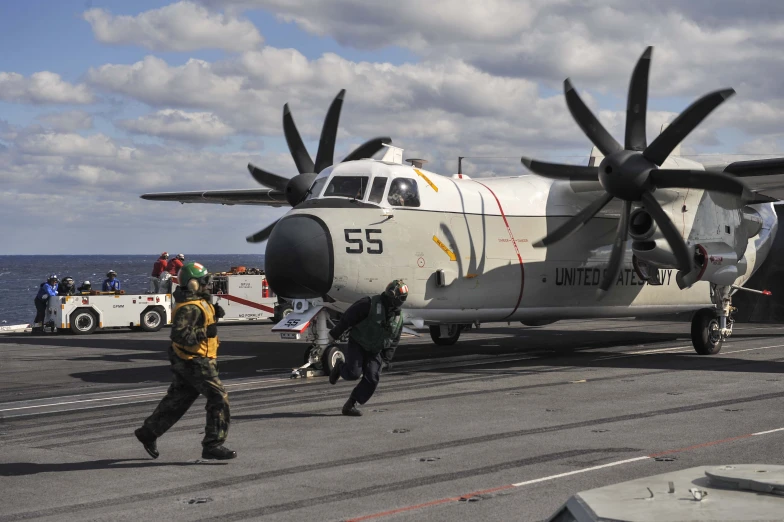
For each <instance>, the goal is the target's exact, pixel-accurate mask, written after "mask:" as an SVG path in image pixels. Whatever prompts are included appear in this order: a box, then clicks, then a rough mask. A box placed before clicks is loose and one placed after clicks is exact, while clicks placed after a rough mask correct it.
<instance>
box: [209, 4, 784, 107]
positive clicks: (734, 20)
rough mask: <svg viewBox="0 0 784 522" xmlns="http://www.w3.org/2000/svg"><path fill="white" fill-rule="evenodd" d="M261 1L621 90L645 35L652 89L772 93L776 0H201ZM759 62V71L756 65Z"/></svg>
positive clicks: (407, 45)
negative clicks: (650, 47) (651, 61)
mask: <svg viewBox="0 0 784 522" xmlns="http://www.w3.org/2000/svg"><path fill="white" fill-rule="evenodd" d="M201 1H202V3H204V4H207V5H211V6H214V7H217V6H225V7H227V8H229V6H231V7H233V8H234V9H240V8H241V9H254V8H261V9H264V10H267V11H272V12H274V13H276V14H277V16H278V17H279V19H281V20H283V21H287V22H292V23H295V24H296V25H297V26H298V27H299V28H300V29H302V30H304V31H306V32H308V33H311V34H314V35H317V36H325V37H330V38H333V39H335V40H336V41H337V42H338V43H340V44H341V45H343V46H346V47H353V48H358V49H362V50H368V51H369V50H376V49H381V48H388V47H400V48H403V49H408V50H410V51H412V52H414V53H415V54H417V55H418V56H420V57H422V58H423V59H426V60H441V59H443V58H445V57H452V58H456V59H460V60H463V61H465V62H466V63H469V64H472V65H474V66H476V67H478V68H479V69H482V70H484V71H487V72H490V73H492V74H494V75H500V76H518V77H525V78H528V79H534V80H541V81H543V82H545V84H546V85H548V86H550V87H554V88H560V83H561V82H562V81H563V79H564V78H566V77H568V76H571V77H572V78H573V79H574V80H575V81H576V85H577V86H578V87H585V88H593V89H600V90H604V91H611V92H613V93H616V94H621V93H624V94H625V91H626V87H627V85H628V79H629V75H630V73H631V70H632V67H633V65H634V62H635V60H636V59H637V58H638V57H639V55H640V54H641V53H642V51H643V49H644V47H645V46H646V45H649V44H651V45H655V46H656V53H655V55H654V65H653V68H652V71H651V73H652V78H651V80H652V81H651V90H652V93H654V94H655V95H678V96H688V97H693V96H696V95H697V93H702V92H703V91H706V90H713V89H716V88H719V87H724V86H734V87H736V88H738V89H739V90H740V89H743V90H744V91H746V92H747V93H750V94H751V95H753V96H771V95H773V96H780V95H781V90H780V88H779V86H780V85H781V83H782V80H784V73H782V72H781V71H782V68H781V65H780V56H779V55H780V53H779V51H778V50H779V49H780V48H781V45H782V41H783V40H784V31H783V30H782V29H783V28H784V23H782V20H783V19H784V4H780V3H777V2H769V1H754V2H751V3H745V4H744V3H737V2H715V1H709V0H696V1H688V2H686V1H679V0H658V1H656V2H651V1H649V0H589V1H585V0H485V1H482V2H476V1H474V0H434V1H430V2H421V1H420V0H398V1H396V2H376V3H373V4H372V5H371V4H369V3H367V2H366V1H364V0H320V1H319V2H312V1H310V0H243V1H241V2H235V1H234V0H201ZM761 71H764V72H763V73H762V74H760V72H761Z"/></svg>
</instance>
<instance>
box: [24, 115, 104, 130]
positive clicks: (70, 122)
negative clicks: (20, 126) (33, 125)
mask: <svg viewBox="0 0 784 522" xmlns="http://www.w3.org/2000/svg"><path fill="white" fill-rule="evenodd" d="M36 119H37V120H38V121H40V122H42V123H43V124H44V125H46V126H48V127H50V128H51V129H53V130H55V131H58V132H73V131H78V130H89V129H92V128H93V117H92V115H91V114H90V113H87V112H84V111H66V112H50V113H47V114H41V115H39V116H38V117H37V118H36Z"/></svg>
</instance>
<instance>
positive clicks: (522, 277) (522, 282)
mask: <svg viewBox="0 0 784 522" xmlns="http://www.w3.org/2000/svg"><path fill="white" fill-rule="evenodd" d="M473 181H476V180H473ZM476 182H477V183H479V184H480V185H482V186H483V187H484V188H486V189H487V190H489V191H490V194H492V195H493V197H494V198H495V202H496V203H498V210H500V211H501V217H502V218H504V225H506V231H507V232H509V239H511V240H512V246H514V249H515V253H516V254H517V261H519V262H520V295H519V296H518V297H517V304H516V305H515V307H514V310H512V313H510V314H509V315H507V316H506V317H504V319H508V318H509V317H512V316H513V315H514V313H515V312H516V311H517V309H518V308H520V301H522V300H523V288H524V287H525V268H524V267H523V256H521V255H520V249H519V248H517V241H516V240H515V237H514V234H512V227H510V226H509V221H507V219H506V214H505V213H504V207H502V206H501V201H500V200H499V199H498V196H496V195H495V192H493V190H492V189H491V188H490V187H488V186H487V185H485V184H484V183H482V182H479V181H476Z"/></svg>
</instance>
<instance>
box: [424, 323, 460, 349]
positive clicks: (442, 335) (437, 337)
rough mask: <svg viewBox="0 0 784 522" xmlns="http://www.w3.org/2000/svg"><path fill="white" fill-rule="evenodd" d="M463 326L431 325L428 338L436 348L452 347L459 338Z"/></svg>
mask: <svg viewBox="0 0 784 522" xmlns="http://www.w3.org/2000/svg"><path fill="white" fill-rule="evenodd" d="M462 330H463V325H460V324H432V325H430V338H431V339H433V342H434V343H436V344H437V345H438V346H452V345H453V344H455V343H456V342H457V340H458V339H459V338H460V332H461V331H462Z"/></svg>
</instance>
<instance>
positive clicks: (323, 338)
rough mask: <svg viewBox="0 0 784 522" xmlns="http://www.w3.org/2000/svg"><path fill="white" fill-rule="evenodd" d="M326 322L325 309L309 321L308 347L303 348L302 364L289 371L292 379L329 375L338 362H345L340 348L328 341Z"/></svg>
mask: <svg viewBox="0 0 784 522" xmlns="http://www.w3.org/2000/svg"><path fill="white" fill-rule="evenodd" d="M328 321H329V312H328V311H327V310H326V309H325V308H322V309H321V310H320V311H319V312H318V313H317V314H316V315H315V316H314V317H313V319H311V320H310V325H309V326H308V333H307V336H308V340H309V341H310V345H309V346H308V347H307V348H305V353H304V355H303V359H304V360H303V362H304V364H303V365H302V366H300V367H299V368H294V369H293V370H292V371H291V378H292V379H297V378H300V377H316V376H319V375H329V373H330V372H331V371H332V368H333V367H334V366H335V364H337V362H338V361H339V360H345V356H344V355H343V350H342V349H341V347H340V346H339V345H336V344H334V343H331V342H330V340H329V324H328Z"/></svg>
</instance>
